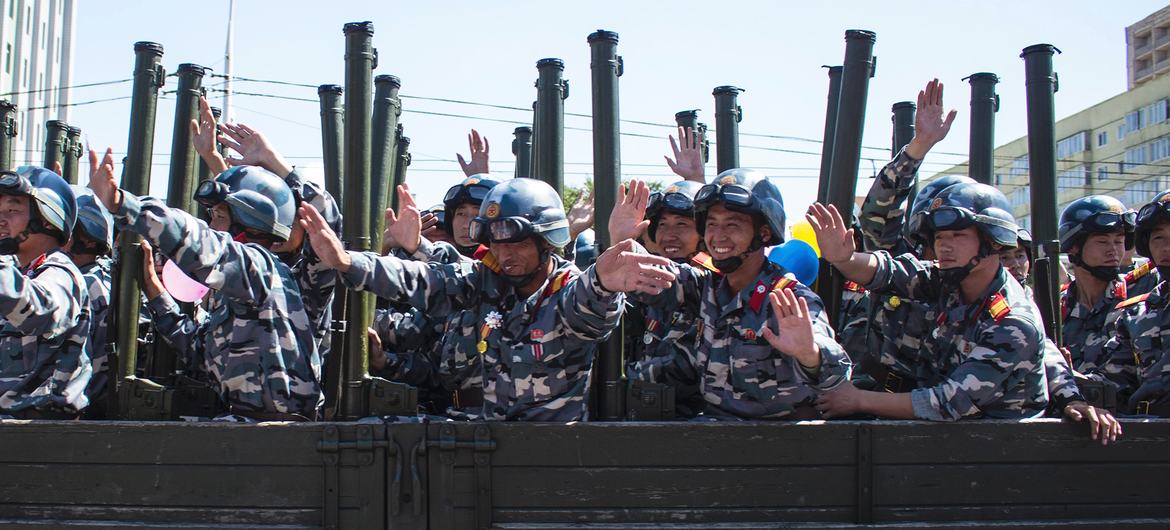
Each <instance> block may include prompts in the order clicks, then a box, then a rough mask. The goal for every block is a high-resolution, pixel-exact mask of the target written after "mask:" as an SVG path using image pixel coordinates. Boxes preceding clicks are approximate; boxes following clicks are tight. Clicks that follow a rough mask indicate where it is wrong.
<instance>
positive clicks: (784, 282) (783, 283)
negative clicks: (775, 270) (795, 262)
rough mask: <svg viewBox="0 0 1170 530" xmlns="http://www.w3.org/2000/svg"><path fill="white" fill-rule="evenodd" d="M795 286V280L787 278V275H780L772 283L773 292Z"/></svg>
mask: <svg viewBox="0 0 1170 530" xmlns="http://www.w3.org/2000/svg"><path fill="white" fill-rule="evenodd" d="M795 286H796V280H794V279H792V278H789V277H787V276H781V277H780V278H779V279H777V280H776V283H773V284H772V291H773V292H780V291H783V290H784V289H791V288H793V287H795Z"/></svg>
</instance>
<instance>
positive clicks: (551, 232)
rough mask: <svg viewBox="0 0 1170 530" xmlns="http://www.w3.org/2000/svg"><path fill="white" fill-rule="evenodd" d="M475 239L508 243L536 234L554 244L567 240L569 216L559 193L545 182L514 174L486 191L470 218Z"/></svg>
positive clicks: (485, 242)
mask: <svg viewBox="0 0 1170 530" xmlns="http://www.w3.org/2000/svg"><path fill="white" fill-rule="evenodd" d="M470 235H471V240H472V241H475V242H476V243H483V244H487V243H490V242H497V243H512V242H516V241H522V240H524V239H527V238H529V237H532V236H534V235H539V236H541V237H543V238H544V240H545V241H547V242H548V244H549V245H552V246H553V247H555V248H564V247H565V246H566V245H568V244H569V220H568V218H567V217H566V216H565V206H564V204H563V203H562V202H561V196H560V195H557V192H556V190H554V189H553V188H552V186H549V185H548V184H547V183H545V182H543V181H541V180H537V179H534V178H517V179H512V180H509V181H507V182H503V183H500V184H498V185H496V186H495V187H493V188H492V189H491V190H489V191H488V192H487V195H486V196H485V197H484V198H483V204H481V205H480V207H479V215H477V216H476V217H475V219H472V221H471V234H470Z"/></svg>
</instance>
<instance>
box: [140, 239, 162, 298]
mask: <svg viewBox="0 0 1170 530" xmlns="http://www.w3.org/2000/svg"><path fill="white" fill-rule="evenodd" d="M138 246H139V247H140V248H141V249H142V293H143V294H145V295H146V299H147V300H154V299H155V298H157V297H158V295H160V294H162V292H163V289H166V287H165V286H164V285H163V282H162V280H161V279H159V277H158V271H157V270H155V268H154V250H153V249H152V248H151V246H150V243H148V242H147V241H146V240H145V239H144V240H142V241H141V242H139V243H138Z"/></svg>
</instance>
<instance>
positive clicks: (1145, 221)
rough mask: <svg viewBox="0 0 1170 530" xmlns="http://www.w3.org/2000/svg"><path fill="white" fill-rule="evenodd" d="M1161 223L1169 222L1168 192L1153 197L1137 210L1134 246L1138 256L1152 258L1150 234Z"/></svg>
mask: <svg viewBox="0 0 1170 530" xmlns="http://www.w3.org/2000/svg"><path fill="white" fill-rule="evenodd" d="M1163 222H1170V190H1166V191H1163V192H1161V193H1159V194H1157V195H1155V196H1154V200H1152V201H1150V202H1149V204H1146V205H1145V206H1142V209H1140V210H1138V214H1137V222H1136V223H1137V227H1136V229H1135V230H1134V246H1136V247H1137V253H1138V254H1141V255H1143V256H1145V257H1147V258H1151V259H1152V258H1153V256H1151V255H1150V232H1153V231H1154V228H1155V227H1157V226H1158V225H1159V224H1160V223H1163Z"/></svg>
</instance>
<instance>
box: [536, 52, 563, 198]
mask: <svg viewBox="0 0 1170 530" xmlns="http://www.w3.org/2000/svg"><path fill="white" fill-rule="evenodd" d="M536 69H537V71H539V77H538V78H537V79H536V130H535V131H534V133H535V135H536V138H537V140H536V149H537V155H536V164H535V166H534V168H535V169H534V170H533V174H534V175H535V176H536V178H538V179H540V180H543V181H545V182H547V183H548V184H549V185H550V186H552V187H553V189H555V190H557V193H561V192H562V191H564V187H565V98H568V97H569V81H568V80H566V79H563V78H562V75H563V74H564V73H565V63H564V62H563V61H561V60H560V59H541V60H539V61H537V62H536Z"/></svg>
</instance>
